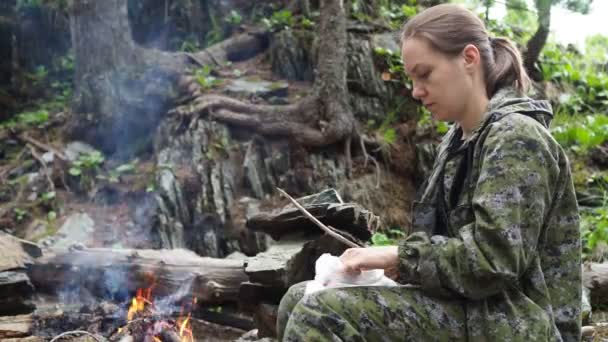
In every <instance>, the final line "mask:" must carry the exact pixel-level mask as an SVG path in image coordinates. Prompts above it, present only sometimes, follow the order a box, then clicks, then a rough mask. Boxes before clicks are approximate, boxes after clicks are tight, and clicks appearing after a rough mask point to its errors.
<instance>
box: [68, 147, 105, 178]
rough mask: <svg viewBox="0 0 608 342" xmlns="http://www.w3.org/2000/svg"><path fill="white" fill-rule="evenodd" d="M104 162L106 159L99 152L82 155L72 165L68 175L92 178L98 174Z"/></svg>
mask: <svg viewBox="0 0 608 342" xmlns="http://www.w3.org/2000/svg"><path fill="white" fill-rule="evenodd" d="M104 161H105V158H104V156H103V154H102V153H101V152H99V151H94V152H91V153H86V154H82V155H80V156H79V157H78V159H77V160H76V161H74V162H73V163H72V166H71V167H70V169H69V170H68V173H69V174H70V175H72V176H74V177H81V176H83V178H84V177H87V176H92V175H94V174H95V173H97V171H98V170H99V167H100V166H101V164H103V162H104Z"/></svg>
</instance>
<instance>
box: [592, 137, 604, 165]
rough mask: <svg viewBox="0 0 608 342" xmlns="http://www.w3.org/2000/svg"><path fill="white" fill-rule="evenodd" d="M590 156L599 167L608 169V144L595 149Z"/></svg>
mask: <svg viewBox="0 0 608 342" xmlns="http://www.w3.org/2000/svg"><path fill="white" fill-rule="evenodd" d="M589 155H590V156H591V160H593V162H594V163H595V164H597V165H598V166H601V167H608V143H605V144H604V145H602V146H597V147H595V148H593V150H592V151H591V153H590V154H589Z"/></svg>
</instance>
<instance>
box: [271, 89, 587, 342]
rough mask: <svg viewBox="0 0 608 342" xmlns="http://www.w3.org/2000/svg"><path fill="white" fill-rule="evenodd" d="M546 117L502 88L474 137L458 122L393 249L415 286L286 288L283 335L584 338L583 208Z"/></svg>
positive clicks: (544, 110) (540, 104)
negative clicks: (409, 225) (408, 230)
mask: <svg viewBox="0 0 608 342" xmlns="http://www.w3.org/2000/svg"><path fill="white" fill-rule="evenodd" d="M550 119H551V110H550V106H549V104H548V103H546V102H544V101H533V100H530V99H528V98H517V97H515V95H514V93H513V92H512V90H511V89H503V90H501V91H499V92H498V93H497V94H496V95H495V96H494V97H493V98H492V100H491V102H490V105H489V109H488V111H487V114H486V116H485V118H484V121H483V122H482V123H481V124H480V126H479V127H478V128H477V129H476V130H475V131H473V132H472V134H471V136H470V137H468V138H467V139H462V138H461V136H462V130H461V129H460V128H459V127H458V125H454V126H453V127H452V128H451V129H450V131H449V132H448V133H447V134H446V136H445V137H444V139H443V141H442V143H441V145H440V146H439V149H438V155H437V159H436V160H435V165H434V168H433V172H432V173H431V176H430V177H429V179H428V181H427V184H426V185H425V188H424V189H425V190H424V191H423V193H422V194H421V197H420V198H419V200H418V201H416V202H415V203H414V206H413V212H412V215H413V221H412V229H413V230H412V234H410V235H409V236H408V237H407V238H406V239H405V240H404V241H402V242H401V243H400V245H399V258H400V259H399V260H400V265H399V270H400V278H401V279H400V280H401V283H404V284H405V283H408V284H414V285H417V286H419V289H414V288H412V287H403V286H400V287H396V288H376V287H356V288H344V289H331V290H325V291H321V292H317V293H314V294H311V295H307V296H305V297H304V298H302V299H301V300H299V298H301V297H302V296H301V291H300V292H299V290H298V288H292V289H290V290H289V291H288V293H287V295H286V296H285V297H284V299H283V300H282V302H281V306H280V308H279V321H278V326H279V327H278V328H279V331H280V332H281V334H283V331H284V340H287V341H313V340H315V341H317V340H322V341H325V340H347V341H351V340H352V341H358V340H370V341H375V340H380V341H382V340H390V341H408V340H412V341H447V340H450V341H451V340H465V341H525V340H527V341H580V326H581V318H580V314H581V293H582V286H581V266H580V262H581V245H580V231H579V216H578V207H577V203H576V198H575V194H574V187H573V184H572V178H571V174H570V166H569V163H568V159H567V157H566V155H565V154H564V152H563V150H562V149H561V147H560V146H559V144H558V143H557V142H556V141H555V140H554V139H553V137H552V136H551V134H550V133H549V132H548V130H547V128H546V127H547V125H548V122H549V121H550ZM292 308H293V311H292ZM290 312H291V317H289V313H290ZM288 317H289V319H287V318H288ZM282 337H283V336H282Z"/></svg>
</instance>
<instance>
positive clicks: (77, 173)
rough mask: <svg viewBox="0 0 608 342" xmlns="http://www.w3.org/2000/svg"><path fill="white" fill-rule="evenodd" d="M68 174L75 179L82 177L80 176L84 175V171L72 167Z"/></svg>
mask: <svg viewBox="0 0 608 342" xmlns="http://www.w3.org/2000/svg"><path fill="white" fill-rule="evenodd" d="M68 173H69V174H70V175H72V176H74V177H78V176H80V175H81V174H82V170H81V169H79V168H76V167H71V168H70V169H69V170H68Z"/></svg>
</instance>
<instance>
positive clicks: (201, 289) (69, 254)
mask: <svg viewBox="0 0 608 342" xmlns="http://www.w3.org/2000/svg"><path fill="white" fill-rule="evenodd" d="M28 275H29V277H30V279H31V280H32V283H34V285H35V286H36V288H37V289H38V290H39V291H46V292H50V291H59V290H62V289H66V288H71V289H74V288H78V289H87V290H88V291H89V292H90V293H92V294H94V295H98V296H103V295H107V292H108V290H109V289H108V287H110V288H119V289H120V290H122V291H124V290H128V291H129V292H130V293H134V292H135V291H136V290H137V289H138V288H148V287H151V286H153V287H154V288H153V295H154V296H155V297H156V296H157V297H166V296H169V295H172V296H174V297H175V300H176V301H177V300H180V299H182V298H189V297H190V298H191V297H196V298H197V300H198V302H199V303H221V302H229V301H236V300H237V298H236V297H237V294H238V291H239V287H240V285H241V283H242V282H244V281H247V276H246V275H245V272H244V265H243V262H242V261H239V260H229V259H214V258H205V257H199V256H197V255H196V254H195V253H193V252H190V251H187V250H182V249H174V250H128V249H120V250H114V249H102V248H98V249H97V248H96V249H83V250H60V249H57V250H52V251H48V252H45V254H44V256H43V257H41V258H40V259H39V260H37V262H36V263H35V264H34V265H32V266H31V267H30V268H29V269H28ZM114 278H116V279H117V281H116V282H114V283H112V284H111V285H106V284H108V281H110V280H112V279H114ZM190 283H191V286H185V287H184V285H188V284H190Z"/></svg>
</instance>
